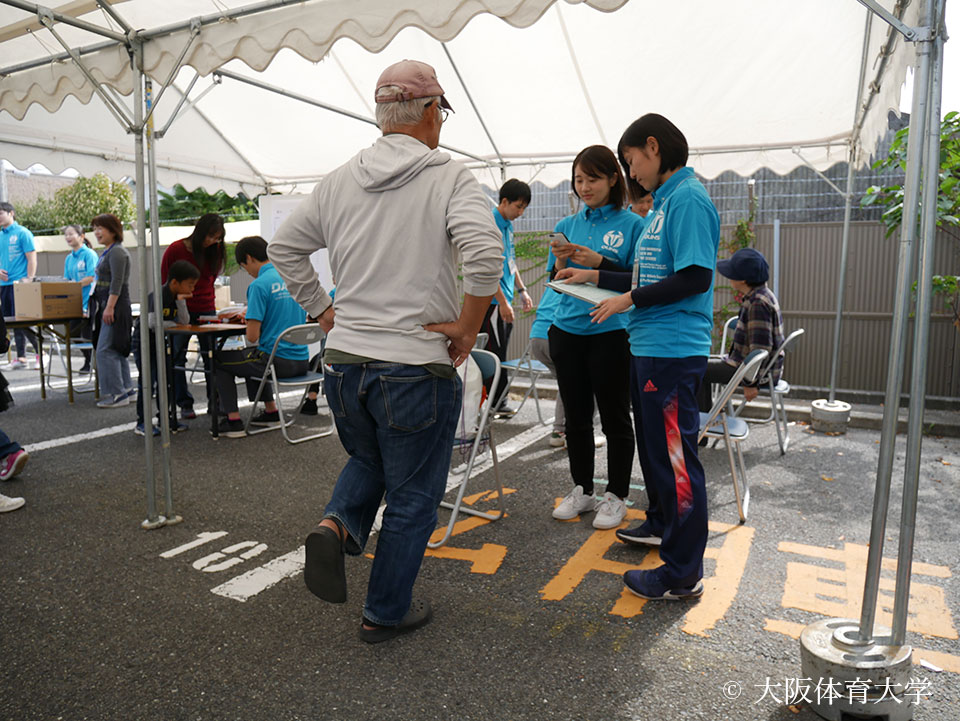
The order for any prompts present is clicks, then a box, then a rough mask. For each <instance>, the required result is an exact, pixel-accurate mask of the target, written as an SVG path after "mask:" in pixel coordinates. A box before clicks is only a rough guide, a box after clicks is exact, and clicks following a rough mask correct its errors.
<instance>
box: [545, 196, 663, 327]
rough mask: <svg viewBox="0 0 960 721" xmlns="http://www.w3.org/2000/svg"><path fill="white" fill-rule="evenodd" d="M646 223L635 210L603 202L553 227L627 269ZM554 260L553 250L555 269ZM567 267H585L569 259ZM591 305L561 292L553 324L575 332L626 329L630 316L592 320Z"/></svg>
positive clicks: (550, 261)
mask: <svg viewBox="0 0 960 721" xmlns="http://www.w3.org/2000/svg"><path fill="white" fill-rule="evenodd" d="M643 226H644V219H643V218H641V217H640V216H639V215H637V214H636V213H631V212H630V211H629V210H624V209H622V208H614V207H613V206H612V205H604V206H603V207H600V208H596V209H593V208H588V207H587V206H584V207H583V209H582V210H581V211H580V212H579V213H577V214H576V215H569V216H567V217H566V218H564V219H563V220H561V221H560V222H559V223H557V227H556V228H555V229H554V230H556V231H557V232H560V233H563V234H564V235H565V236H567V240H569V241H570V242H571V243H576V244H577V245H583V246H585V247H587V248H590V249H591V250H595V251H597V252H598V253H600V255H602V256H604V257H605V258H609V259H610V260H612V261H613V262H614V263H616V264H617V265H619V266H620V267H622V268H623V269H624V270H627V269H629V268H630V264H631V263H632V262H633V257H634V255H635V251H636V247H637V242H638V241H639V240H640V234H641V233H642V232H643ZM555 262H556V260H555V257H554V255H553V251H551V252H550V259H549V260H548V267H549V268H552V267H553V265H554V263H555ZM567 267H568V268H583V267H584V266H582V265H578V264H577V263H573V262H571V261H567ZM592 307H593V306H592V305H591V304H590V303H588V302H587V301H585V300H580V299H578V298H574V297H573V296H572V295H566V294H560V299H559V301H558V303H557V306H556V310H555V311H554V317H553V325H555V326H557V328H559V329H560V330H562V331H566V332H567V333H574V334H576V335H596V334H597V333H609V332H610V331H613V330H622V329H624V328H626V325H627V317H626V314H624V313H618V314H617V315H615V316H613V317H612V318H608V319H607V320H605V321H604V322H603V323H592V322H591V319H590V309H591V308H592Z"/></svg>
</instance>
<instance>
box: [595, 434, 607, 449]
mask: <svg viewBox="0 0 960 721" xmlns="http://www.w3.org/2000/svg"><path fill="white" fill-rule="evenodd" d="M605 445H607V437H606V436H605V435H603V434H602V433H601V434H600V435H599V436H594V437H593V447H594V448H603V447H604V446H605Z"/></svg>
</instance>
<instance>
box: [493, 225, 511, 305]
mask: <svg viewBox="0 0 960 721" xmlns="http://www.w3.org/2000/svg"><path fill="white" fill-rule="evenodd" d="M493 219H494V221H495V222H496V224H497V228H499V229H500V236H501V238H503V274H502V275H501V276H500V290H502V291H503V297H504V298H506V299H507V304H510V303H513V296H514V286H515V283H516V279H517V253H516V251H515V250H514V248H513V223H511V222H510V221H509V220H506V219H505V218H504V217H503V216H502V215H500V211H499V209H497V208H494V209H493ZM497 302H498V301H497V299H496V297H494V298H493V299H492V300H491V303H497Z"/></svg>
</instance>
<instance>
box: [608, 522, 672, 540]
mask: <svg viewBox="0 0 960 721" xmlns="http://www.w3.org/2000/svg"><path fill="white" fill-rule="evenodd" d="M617 538H619V539H620V540H621V541H623V542H624V543H632V544H635V545H638V546H659V545H660V543H661V541H662V540H663V539H662V538H660V536H659V535H658V534H656V533H654V532H653V530H652V528H651V525H650V522H649V521H644V522H643V523H641V524H640V525H639V526H636V527H634V528H618V529H617Z"/></svg>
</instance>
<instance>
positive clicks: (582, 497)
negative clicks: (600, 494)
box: [553, 486, 597, 521]
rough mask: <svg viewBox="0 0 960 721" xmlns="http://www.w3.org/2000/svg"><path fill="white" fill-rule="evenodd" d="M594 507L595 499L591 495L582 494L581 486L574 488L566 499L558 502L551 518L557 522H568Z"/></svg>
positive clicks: (595, 504)
mask: <svg viewBox="0 0 960 721" xmlns="http://www.w3.org/2000/svg"><path fill="white" fill-rule="evenodd" d="M596 506H597V499H596V498H595V497H594V495H593V494H592V493H591V494H590V495H587V494H586V493H584V492H583V486H574V487H573V490H572V491H570V493H569V494H567V497H566V498H564V499H563V500H562V501H560V505H559V506H557V507H556V508H554V509H553V517H554V518H556V519H557V520H558V521H570V520H573V519H574V518H576V517H577V516H579V515H580V514H581V513H586V512H587V511H592V510H593V509H594V508H596Z"/></svg>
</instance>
